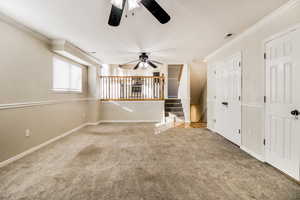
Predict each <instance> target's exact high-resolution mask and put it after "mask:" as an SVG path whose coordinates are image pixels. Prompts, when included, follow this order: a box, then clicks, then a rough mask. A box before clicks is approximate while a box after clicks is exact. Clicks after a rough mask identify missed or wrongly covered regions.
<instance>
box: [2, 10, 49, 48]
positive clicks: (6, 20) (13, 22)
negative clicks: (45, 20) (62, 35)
mask: <svg viewBox="0 0 300 200" xmlns="http://www.w3.org/2000/svg"><path fill="white" fill-rule="evenodd" d="M0 20H1V21H3V22H4V23H6V24H9V25H11V26H13V27H15V28H17V29H19V30H21V31H23V32H25V33H28V34H29V35H31V36H33V37H34V38H36V39H38V40H40V41H42V42H45V43H47V44H50V43H51V40H50V39H49V38H48V37H47V36H45V35H43V34H41V33H39V32H37V31H35V30H33V29H32V28H29V27H28V26H25V25H24V24H22V23H20V22H18V21H16V20H15V19H13V18H11V17H9V16H7V15H5V14H3V13H1V12H0Z"/></svg>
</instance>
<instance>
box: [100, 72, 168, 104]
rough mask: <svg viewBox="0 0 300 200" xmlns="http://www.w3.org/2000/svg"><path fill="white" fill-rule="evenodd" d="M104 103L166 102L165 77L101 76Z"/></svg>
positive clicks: (101, 97) (101, 92) (101, 94)
mask: <svg viewBox="0 0 300 200" xmlns="http://www.w3.org/2000/svg"><path fill="white" fill-rule="evenodd" d="M99 79H100V99H101V100H102V101H160V100H164V84H165V78H164V76H99Z"/></svg>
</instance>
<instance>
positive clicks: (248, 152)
mask: <svg viewBox="0 0 300 200" xmlns="http://www.w3.org/2000/svg"><path fill="white" fill-rule="evenodd" d="M240 148H241V150H243V151H244V152H246V153H247V154H249V155H251V156H252V157H254V158H256V159H257V160H259V161H261V162H265V158H264V156H262V155H259V154H257V153H255V152H253V151H251V150H249V149H248V148H247V147H245V146H241V147H240Z"/></svg>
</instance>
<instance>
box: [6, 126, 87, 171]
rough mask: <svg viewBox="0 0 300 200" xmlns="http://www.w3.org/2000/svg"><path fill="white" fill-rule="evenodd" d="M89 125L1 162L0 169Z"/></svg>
mask: <svg viewBox="0 0 300 200" xmlns="http://www.w3.org/2000/svg"><path fill="white" fill-rule="evenodd" d="M87 125H89V123H85V124H82V125H80V126H78V127H76V128H74V129H72V130H70V131H68V132H66V133H64V134H62V135H60V136H57V137H55V138H52V139H50V140H48V141H46V142H44V143H42V144H40V145H38V146H35V147H33V148H31V149H29V150H27V151H24V152H23V153H20V154H18V155H16V156H14V157H12V158H9V159H8V160H5V161H3V162H0V168H2V167H4V166H6V165H8V164H10V163H12V162H15V161H17V160H19V159H21V158H23V157H25V156H27V155H29V154H31V153H33V152H35V151H37V150H39V149H41V148H43V147H45V146H47V145H49V144H51V143H53V142H55V141H57V140H60V139H62V138H64V137H66V136H68V135H71V134H72V133H74V132H76V131H78V130H80V129H82V128H84V127H85V126H87Z"/></svg>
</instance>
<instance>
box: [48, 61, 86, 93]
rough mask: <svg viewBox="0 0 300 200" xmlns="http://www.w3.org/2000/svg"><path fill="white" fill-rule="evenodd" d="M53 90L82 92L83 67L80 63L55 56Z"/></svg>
mask: <svg viewBox="0 0 300 200" xmlns="http://www.w3.org/2000/svg"><path fill="white" fill-rule="evenodd" d="M53 90H54V91H66V92H82V68H81V67H80V66H78V65H75V64H72V63H69V62H66V61H64V60H62V59H59V58H57V57H54V58H53Z"/></svg>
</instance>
